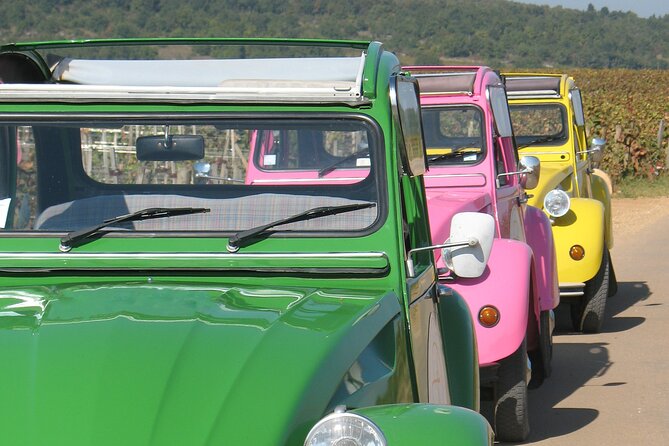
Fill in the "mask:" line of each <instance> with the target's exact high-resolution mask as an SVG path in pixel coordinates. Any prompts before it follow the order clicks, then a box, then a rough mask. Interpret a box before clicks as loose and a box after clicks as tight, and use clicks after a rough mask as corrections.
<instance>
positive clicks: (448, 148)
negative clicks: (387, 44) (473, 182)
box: [422, 106, 485, 166]
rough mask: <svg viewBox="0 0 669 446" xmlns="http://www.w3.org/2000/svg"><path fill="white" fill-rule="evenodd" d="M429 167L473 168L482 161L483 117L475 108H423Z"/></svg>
mask: <svg viewBox="0 0 669 446" xmlns="http://www.w3.org/2000/svg"><path fill="white" fill-rule="evenodd" d="M422 115H423V130H424V133H425V146H426V150H427V159H428V163H429V164H430V165H437V166H438V165H453V164H474V163H476V162H478V161H479V160H480V159H482V158H483V153H484V148H485V146H484V141H485V138H484V134H483V113H482V112H481V110H480V109H479V108H477V107H473V106H456V107H439V108H433V107H430V108H423V109H422Z"/></svg>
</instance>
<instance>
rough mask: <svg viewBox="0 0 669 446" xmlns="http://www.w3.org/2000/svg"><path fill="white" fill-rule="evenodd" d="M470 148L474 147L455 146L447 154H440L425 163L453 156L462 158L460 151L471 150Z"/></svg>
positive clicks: (469, 145)
mask: <svg viewBox="0 0 669 446" xmlns="http://www.w3.org/2000/svg"><path fill="white" fill-rule="evenodd" d="M472 147H474V146H473V145H472V144H463V145H461V146H455V147H453V148H452V149H451V151H450V152H448V153H442V154H441V155H438V156H435V157H433V158H428V159H427V162H428V163H433V162H435V161H441V160H443V159H446V158H450V157H453V156H462V151H463V150H464V149H469V148H472Z"/></svg>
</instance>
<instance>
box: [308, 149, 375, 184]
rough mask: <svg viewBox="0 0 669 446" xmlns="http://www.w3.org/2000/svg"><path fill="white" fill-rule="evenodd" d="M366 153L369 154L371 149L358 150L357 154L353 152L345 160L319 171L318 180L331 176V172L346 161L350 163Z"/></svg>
mask: <svg viewBox="0 0 669 446" xmlns="http://www.w3.org/2000/svg"><path fill="white" fill-rule="evenodd" d="M366 153H369V147H365V148H364V149H361V150H358V151H357V152H353V153H351V154H350V155H348V156H345V157H344V158H342V159H340V160H337V161H335V162H334V163H332V164H330V165H329V166H325V167H323V168H322V169H321V170H319V171H318V178H320V177H323V176H325V175H327V174H329V173H330V172H332V171H333V170H335V169H336V168H337V167H339V166H340V165H342V164H344V163H345V162H346V161H350V160H352V159H353V158H357V157H359V156H360V155H364V154H366Z"/></svg>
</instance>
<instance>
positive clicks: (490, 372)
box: [404, 66, 559, 441]
mask: <svg viewBox="0 0 669 446" xmlns="http://www.w3.org/2000/svg"><path fill="white" fill-rule="evenodd" d="M404 69H405V70H407V71H410V72H411V74H412V75H414V76H415V77H417V78H418V81H419V85H420V91H421V107H422V110H423V111H422V114H423V131H424V134H425V141H426V146H427V147H426V150H427V158H428V162H429V172H427V173H426V175H425V177H424V178H425V189H426V191H427V199H428V210H429V214H430V215H429V217H430V226H431V232H432V240H433V243H442V242H444V241H446V239H447V238H448V235H449V232H450V229H451V228H450V226H451V219H452V217H453V216H454V215H455V214H457V213H459V212H463V211H474V212H483V213H487V214H490V215H492V216H493V217H494V218H495V222H496V237H495V239H494V241H493V247H492V251H491V254H490V258H489V260H488V263H487V267H486V270H485V272H484V273H483V274H482V275H481V276H480V277H470V278H467V277H458V276H456V275H455V274H453V273H452V272H451V270H450V269H449V268H448V267H449V263H450V260H449V259H448V258H447V259H444V258H441V257H442V255H441V254H438V259H437V262H438V263H437V264H438V266H440V267H441V268H440V279H441V281H442V282H443V283H445V284H447V285H448V286H449V287H451V288H453V289H455V290H457V291H458V292H460V293H461V294H462V296H463V297H464V298H465V300H466V301H467V304H468V305H469V309H470V312H471V314H472V318H473V319H474V324H475V326H476V334H477V340H478V348H479V365H480V371H481V387H482V392H481V395H482V399H487V400H488V401H489V403H488V404H487V405H486V401H485V400H484V401H483V402H482V407H483V412H484V414H485V415H487V416H488V419H489V421H490V422H491V425H492V426H493V428H494V429H495V432H496V436H497V438H498V439H500V440H502V441H522V440H524V439H526V438H527V436H528V435H529V420H528V404H527V387H528V384H530V379H531V383H532V385H538V384H540V383H541V382H542V381H543V379H544V378H545V377H547V376H549V375H550V370H551V368H550V360H551V355H552V332H553V326H554V315H553V309H554V308H555V307H557V305H558V303H559V292H558V279H557V270H556V261H555V250H554V246H553V237H552V232H551V225H550V221H549V220H548V218H547V217H546V215H544V214H543V212H541V210H539V209H537V208H534V207H531V206H527V205H526V202H527V197H528V196H527V194H526V193H525V190H524V187H523V186H525V185H527V186H530V183H532V182H536V181H537V179H538V175H539V161H538V160H537V159H536V158H534V157H526V158H524V159H520V160H518V155H517V152H516V148H515V144H514V137H513V131H512V128H511V122H510V117H509V109H508V105H507V102H506V90H505V88H504V84H503V82H502V80H501V78H500V76H499V75H498V74H497V73H495V72H494V71H493V70H491V69H490V68H488V67H432V66H428V67H425V66H423V67H404ZM528 357H529V361H528ZM529 364H531V367H528V365H529ZM486 409H487V410H486ZM486 412H488V413H486Z"/></svg>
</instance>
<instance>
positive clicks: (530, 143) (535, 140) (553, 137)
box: [516, 136, 562, 149]
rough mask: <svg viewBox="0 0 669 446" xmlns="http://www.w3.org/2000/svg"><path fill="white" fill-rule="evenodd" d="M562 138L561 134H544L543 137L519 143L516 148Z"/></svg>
mask: <svg viewBox="0 0 669 446" xmlns="http://www.w3.org/2000/svg"><path fill="white" fill-rule="evenodd" d="M560 139H562V136H544V137H543V138H537V139H534V140H532V141H530V142H528V143H525V144H521V145H519V146H518V147H516V149H524V148H525V147H529V146H533V145H535V144H543V143H546V142H551V141H557V140H560Z"/></svg>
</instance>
